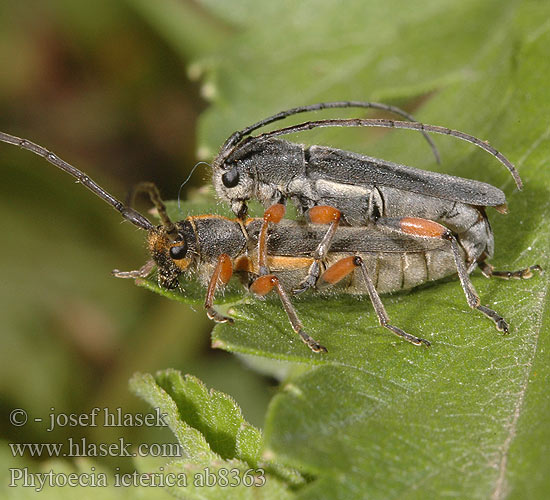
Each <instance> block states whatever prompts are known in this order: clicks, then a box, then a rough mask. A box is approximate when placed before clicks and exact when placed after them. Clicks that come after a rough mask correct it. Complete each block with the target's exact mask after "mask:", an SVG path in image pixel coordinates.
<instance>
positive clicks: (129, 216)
mask: <svg viewBox="0 0 550 500" xmlns="http://www.w3.org/2000/svg"><path fill="white" fill-rule="evenodd" d="M0 141H2V142H6V143H7V144H13V145H14V146H19V147H20V148H23V149H26V150H27V151H31V152H32V153H34V154H36V155H38V156H42V157H43V158H45V159H46V160H47V161H49V162H50V163H51V164H52V165H55V166H56V167H57V168H60V169H61V170H63V171H64V172H67V173H68V174H70V175H72V176H73V177H75V178H76V180H77V182H80V183H81V184H83V185H84V186H86V187H87V188H88V189H89V190H90V191H92V192H93V193H94V194H95V195H97V196H99V197H100V198H101V199H102V200H104V201H105V202H107V203H108V204H109V205H111V206H112V207H113V208H114V209H115V210H117V211H118V212H119V213H120V214H121V215H122V217H124V218H125V219H126V220H127V221H130V222H131V223H132V224H134V226H137V227H139V228H140V229H145V230H146V231H150V230H151V229H153V225H152V224H151V222H149V220H148V219H146V218H145V217H144V216H143V215H141V214H140V213H139V212H137V211H136V210H134V209H133V208H130V207H128V206H126V205H124V203H122V202H121V201H119V200H117V199H116V198H115V197H114V196H112V195H111V194H109V193H108V192H107V191H105V189H103V188H102V187H101V186H100V185H99V184H97V183H96V182H95V181H94V180H93V179H90V177H88V176H87V175H86V174H85V173H83V172H81V171H80V170H78V169H77V168H76V167H73V166H72V165H71V164H70V163H67V162H66V161H64V160H62V159H61V158H59V157H58V156H57V155H55V154H54V153H52V152H51V151H48V150H47V149H46V148H44V147H42V146H39V145H38V144H35V143H34V142H31V141H28V140H27V139H21V138H19V137H15V136H13V135H9V134H6V133H4V132H0Z"/></svg>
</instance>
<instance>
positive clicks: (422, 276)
mask: <svg viewBox="0 0 550 500" xmlns="http://www.w3.org/2000/svg"><path fill="white" fill-rule="evenodd" d="M348 107H360V108H369V107H371V108H382V109H386V110H388V111H392V112H396V113H398V114H401V115H402V116H404V117H405V118H407V119H409V120H413V118H412V117H411V116H410V115H407V114H406V113H405V112H404V111H402V110H399V109H398V108H394V107H391V106H386V105H381V104H377V103H368V102H336V103H321V104H316V105H312V106H304V107H301V108H294V109H291V110H288V111H284V112H281V113H278V114H277V115H274V116H272V117H269V118H266V119H264V120H262V121H261V122H258V123H256V124H254V125H252V126H250V127H248V128H246V129H244V130H242V131H240V132H236V133H234V134H233V135H232V136H231V137H230V138H229V139H228V140H227V141H226V142H225V144H224V145H223V147H222V149H221V151H220V153H219V155H218V156H217V158H216V159H215V160H214V163H213V165H212V168H213V184H214V187H215V189H216V192H217V193H218V195H219V196H220V198H222V199H224V200H226V201H228V202H229V203H231V206H232V209H233V210H234V212H235V213H236V215H237V219H235V220H231V219H226V218H223V217H219V216H213V215H205V216H200V217H188V218H187V219H185V220H183V221H179V222H176V223H174V222H172V221H171V220H170V219H169V217H168V215H167V213H166V210H165V208H164V205H163V203H162V200H161V199H160V195H159V193H158V190H157V189H156V187H155V186H154V185H152V184H150V183H146V184H142V185H140V186H139V187H138V188H139V189H140V190H145V191H146V192H148V193H149V195H150V197H151V200H152V202H153V204H154V205H155V206H156V208H157V210H158V213H159V215H160V217H161V220H162V224H161V225H160V226H158V227H157V226H154V225H153V224H151V222H150V221H149V220H147V219H146V218H145V217H143V216H142V215H141V214H139V213H138V212H136V211H135V210H133V209H132V208H131V207H130V206H127V205H124V204H123V203H121V202H120V201H118V200H117V199H116V198H114V197H113V196H112V195H110V194H109V193H108V192H106V191H105V190H104V189H103V188H101V187H100V186H98V185H97V184H96V183H95V182H94V181H93V180H91V179H90V178H89V177H87V176H86V175H85V174H84V173H82V172H80V171H79V170H78V169H76V168H75V167H73V166H72V165H69V164H68V163H66V162H64V161H63V160H61V159H59V158H58V157H57V156H55V155H53V154H52V153H50V152H49V151H47V150H46V149H44V148H42V147H41V146H38V145H36V144H34V143H31V142H30V141H27V140H24V139H19V138H17V137H13V136H10V135H8V134H3V133H0V140H1V141H3V142H8V143H11V144H14V145H18V146H20V147H22V148H24V149H28V150H30V151H33V152H34V153H36V154H39V155H41V156H43V157H45V158H46V159H47V160H48V161H49V162H51V163H53V164H54V165H56V166H57V167H59V168H61V169H62V170H64V171H66V172H68V173H70V174H71V175H73V176H74V177H76V178H77V179H78V180H79V181H80V182H81V183H82V184H84V185H85V186H86V187H88V188H89V189H91V190H92V191H93V192H94V193H95V194H96V195H98V196H99V197H100V198H102V199H103V200H105V201H106V202H107V203H109V204H110V205H112V206H113V207H114V208H115V209H116V210H118V211H119V212H120V213H121V215H122V216H123V217H124V218H125V219H127V220H129V221H130V222H132V223H133V224H134V225H136V226H138V227H140V228H142V229H145V230H147V232H148V244H149V250H150V253H151V257H152V260H151V261H149V262H148V263H147V264H146V265H145V266H143V267H142V268H141V269H140V270H138V271H130V272H120V271H115V275H116V276H119V277H130V278H137V277H143V276H148V275H149V274H150V273H151V272H152V271H153V269H154V268H155V267H156V268H157V273H158V280H159V284H160V285H161V286H163V287H167V288H174V287H177V286H179V281H178V278H179V276H180V275H181V274H182V273H188V272H190V271H196V272H197V275H198V277H199V279H200V280H201V281H203V282H204V283H205V285H207V287H208V291H207V295H206V300H205V307H206V309H207V312H208V315H209V317H211V318H212V319H214V320H215V321H230V319H229V318H227V317H224V316H221V315H220V314H219V313H217V312H216V311H215V309H214V307H213V301H214V294H215V292H216V289H217V288H218V287H219V286H220V285H223V284H225V283H227V282H228V281H229V279H230V277H231V275H232V274H233V273H236V274H238V275H239V276H240V277H241V279H242V280H243V282H244V283H245V284H247V285H248V286H249V288H250V289H251V290H252V291H253V292H254V293H256V294H258V295H264V294H266V293H268V292H269V291H270V290H272V289H275V290H276V292H277V293H278V295H279V297H280V299H281V302H282V305H283V307H284V309H285V311H286V313H287V315H288V317H289V321H290V323H291V325H292V327H293V329H294V330H295V331H296V333H298V334H299V336H300V338H301V339H302V340H303V341H304V342H305V343H306V344H307V345H308V346H309V347H310V348H311V349H312V350H313V351H316V352H321V351H326V349H325V348H324V347H323V346H322V345H321V344H320V343H319V342H317V341H316V340H314V339H313V338H312V337H310V336H309V335H308V334H307V333H306V332H305V331H304V328H303V326H302V324H301V322H300V320H299V318H298V316H297V314H296V311H295V310H294V307H293V306H292V303H291V300H290V298H289V295H288V290H294V292H295V293H299V292H303V291H305V290H307V289H308V288H313V287H315V288H319V287H324V286H330V285H336V284H337V283H339V285H338V286H339V289H340V290H341V291H342V292H345V293H354V294H368V295H369V297H370V299H371V301H372V303H373V306H374V309H375V311H376V313H377V315H378V318H379V320H380V323H381V324H382V326H384V327H386V328H387V329H389V330H391V331H392V332H393V333H395V334H397V335H399V336H400V337H402V338H404V339H405V340H408V341H410V342H412V343H414V344H425V345H429V342H428V341H427V340H424V339H421V338H419V337H415V336H413V335H410V334H409V333H406V332H404V331H403V330H401V329H400V328H397V327H395V326H393V325H391V324H390V320H389V318H388V315H387V313H386V311H385V309H384V306H383V305H382V302H381V300H380V297H379V294H380V293H388V292H392V291H397V290H401V289H407V288H412V287H414V286H417V285H419V284H421V283H424V282H426V281H430V280H435V279H439V278H442V277H444V276H448V275H450V274H454V273H456V272H457V273H458V276H459V279H460V283H461V285H462V288H463V290H464V292H465V294H466V298H467V302H468V304H469V305H470V307H472V308H475V309H478V310H479V311H480V312H482V313H483V314H485V315H486V316H488V317H489V318H490V319H492V320H493V321H494V322H495V324H496V326H497V328H498V329H499V330H501V331H504V332H506V331H507V330H508V325H507V323H506V321H505V320H504V319H503V318H502V317H501V316H500V315H499V314H498V313H496V312H495V311H493V310H492V309H490V308H488V307H486V306H483V305H481V304H480V300H479V297H478V295H477V293H476V291H475V289H474V287H473V285H472V283H471V281H470V279H469V273H470V272H471V271H472V270H473V269H474V268H475V267H476V266H479V267H480V268H481V270H482V272H483V273H484V274H485V275H486V276H499V277H505V278H510V277H513V278H528V277H530V276H531V275H532V271H533V270H540V268H539V267H538V266H531V267H530V268H527V269H523V270H520V271H513V272H497V271H494V270H493V268H492V267H491V266H490V265H489V264H488V263H487V262H486V259H487V258H489V257H491V256H492V254H493V247H494V243H493V234H492V230H491V227H490V225H489V221H488V219H487V216H486V213H485V209H486V207H494V208H496V209H497V210H499V211H501V212H505V210H506V205H505V203H506V200H505V196H504V193H503V192H502V191H501V190H499V189H498V188H495V187H494V186H491V185H489V184H485V183H482V182H478V181H471V180H466V179H462V178H458V177H453V176H449V175H443V174H436V173H432V172H426V171H422V170H418V169H414V168H411V167H407V166H403V165H397V164H395V163H391V162H387V161H383V160H379V159H375V158H370V157H367V156H362V155H359V154H355V153H351V152H348V151H342V150H338V149H334V148H328V147H323V146H311V147H305V146H303V145H299V144H294V143H291V142H288V141H284V140H281V139H277V138H276V136H279V135H284V134H288V133H292V132H296V131H301V130H307V129H311V128H315V127H325V126H376V127H394V128H408V129H414V130H419V131H422V133H424V134H426V132H435V133H442V134H446V135H451V136H454V137H458V138H460V139H463V140H466V141H468V142H471V143H473V144H475V145H477V146H479V147H481V148H482V149H484V150H485V151H488V152H489V153H491V154H492V155H493V156H495V157H496V158H497V159H498V160H499V161H501V162H502V163H503V164H504V165H505V166H506V167H507V168H508V169H509V170H510V172H511V173H512V175H513V176H514V179H515V181H516V184H517V186H518V188H521V180H520V179H519V175H518V174H517V172H516V171H515V169H514V167H513V166H512V165H511V163H510V162H509V161H508V160H507V159H506V158H505V157H504V156H503V155H501V154H500V153H499V152H498V151H496V150H494V149H493V148H492V147H491V146H489V145H488V144H486V143H485V142H483V141H481V140H479V139H477V138H475V137H472V136H470V135H467V134H464V133H462V132H458V131H453V130H450V129H446V128H442V127H436V126H432V125H424V124H421V123H418V122H414V121H409V122H401V121H391V120H372V119H371V120H369V119H344V120H342V119H337V120H334V119H333V120H319V121H313V122H305V123H302V124H299V125H295V126H292V127H286V128H282V129H278V130H275V131H273V132H268V133H264V134H261V135H258V136H251V135H250V134H251V133H252V132H253V131H255V130H257V129H259V128H261V127H263V126H265V125H267V124H270V123H273V122H275V121H277V120H280V119H283V118H285V117H287V116H291V115H295V114H298V113H302V112H306V111H314V110H318V109H325V108H348ZM430 145H431V146H432V148H434V146H433V143H432V142H431V141H430ZM434 152H435V154H436V157H437V150H435V148H434ZM251 198H255V199H258V200H259V201H260V202H262V203H263V204H264V205H265V206H266V207H268V208H267V210H266V212H265V214H264V217H263V219H247V220H246V219H245V216H246V210H247V205H246V203H247V201H248V200H250V199H251ZM287 199H290V200H292V201H293V202H294V203H295V204H296V206H297V208H298V210H299V211H300V212H302V213H306V212H307V216H308V218H309V222H305V221H286V220H284V221H281V219H282V216H283V214H284V207H283V205H282V204H281V203H284V202H285V201H286V200H287ZM327 226H328V229H327ZM355 270H357V272H355Z"/></svg>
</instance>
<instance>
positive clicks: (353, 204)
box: [212, 101, 522, 293]
mask: <svg viewBox="0 0 550 500" xmlns="http://www.w3.org/2000/svg"><path fill="white" fill-rule="evenodd" d="M352 107H360V108H369V107H374V108H378V109H386V110H390V111H393V112H395V113H398V114H401V115H403V116H405V117H406V118H408V119H410V120H413V118H412V116H410V115H407V114H406V113H405V112H404V111H402V110H400V109H399V108H395V107H392V106H387V105H384V104H379V103H370V102H362V101H342V102H328V103H319V104H313V105H309V106H302V107H298V108H293V109H289V110H286V111H281V112H280V113H277V114H275V115H273V116H270V117H268V118H265V119H263V120H261V121H259V122H257V123H255V124H253V125H251V126H249V127H247V128H245V129H243V130H241V131H238V132H235V133H233V134H232V135H231V136H230V137H229V138H228V139H227V140H226V141H225V143H224V144H223V146H222V148H221V150H220V153H219V154H218V156H217V157H216V158H215V159H214V162H213V164H212V182H213V185H214V188H215V190H216V193H217V194H218V196H219V197H220V198H221V199H222V200H225V201H227V202H229V203H230V204H231V207H232V210H233V212H234V213H235V214H236V215H237V216H238V217H241V218H244V217H245V216H246V213H247V202H248V200H250V199H252V198H254V199H257V200H258V201H260V203H262V204H263V205H264V206H265V207H269V206H271V205H273V204H274V203H285V201H286V200H287V199H291V200H292V201H293V202H294V203H295V205H296V207H297V208H298V211H299V212H300V213H304V212H306V211H307V210H308V209H310V208H311V207H314V206H318V205H330V206H333V207H335V208H337V209H338V211H339V212H338V213H339V214H341V217H340V216H338V218H337V219H335V220H333V221H331V225H330V227H329V229H328V231H327V233H326V235H325V237H324V238H323V239H322V241H321V242H320V244H319V246H318V247H317V249H316V251H315V252H314V253H315V260H314V263H313V264H312V266H311V269H310V272H309V273H308V276H307V277H306V279H305V280H304V282H303V283H301V284H300V285H299V286H298V287H297V288H296V289H295V290H294V292H295V293H300V292H303V291H305V290H307V289H308V288H310V287H312V286H314V284H315V282H316V280H317V279H318V277H319V273H320V272H321V262H322V260H323V258H324V257H325V254H326V252H327V251H328V250H329V249H330V245H331V239H332V237H333V236H334V234H335V231H336V227H337V226H338V225H339V224H341V223H347V224H350V225H365V224H367V223H372V224H378V225H380V226H382V225H385V224H386V223H385V219H393V218H400V217H420V218H423V219H428V220H432V221H434V222H438V223H440V224H442V225H444V226H445V227H447V228H448V229H450V230H451V231H452V232H453V234H455V236H456V237H457V239H458V242H459V243H460V244H461V246H462V247H463V248H464V249H465V251H466V266H467V269H468V272H471V271H472V270H473V269H474V267H475V266H476V265H477V264H480V267H481V270H482V272H483V273H484V274H485V275H490V274H491V272H492V270H491V267H490V266H489V265H488V264H486V263H484V260H485V258H486V257H491V256H492V255H493V236H492V232H491V228H490V226H489V222H488V220H487V217H486V214H485V209H486V207H494V208H495V209H496V210H497V211H499V212H501V213H506V210H507V207H506V198H505V195H504V193H503V192H502V191H501V190H500V189H498V188H496V187H494V186H491V185H490V184H486V183H484V182H479V181H475V180H469V179H463V178H460V177H455V176H450V175H445V174H439V173H435V172H428V171H425V170H419V169H416V168H413V167H408V166H405V165H399V164H397V163H393V162H390V161H386V160H381V159H377V158H372V157H369V156H365V155H360V154H357V153H353V152H349V151H343V150H340V149H335V148H331V147H326V146H304V145H303V144H295V143H293V142H289V141H285V140H282V139H279V138H278V136H282V135H287V134H290V133H294V132H300V131H304V130H309V129H313V128H319V127H390V128H404V129H412V130H417V131H420V132H422V133H423V134H426V133H427V132H430V133H439V134H444V135H450V136H452V137H456V138H458V139H462V140H464V141H467V142H470V143H472V144H474V145H476V146H478V147H480V148H481V149H483V150H484V151H486V152H488V153H490V154H492V155H493V156H495V157H496V158H497V159H498V160H499V161H500V162H501V163H502V164H504V165H505V166H506V168H508V170H509V171H510V173H511V174H512V176H513V178H514V180H515V182H516V185H517V187H518V188H519V189H521V187H522V183H521V179H520V177H519V174H518V173H517V171H516V169H515V168H514V166H513V165H512V164H511V163H510V161H509V160H508V159H507V158H506V157H505V156H504V155H502V154H501V153H499V152H498V151H497V150H496V149H494V148H493V147H491V146H490V145H489V144H488V143H486V142H484V141H482V140H480V139H478V138H476V137H473V136H471V135H469V134H466V133H464V132H460V131H457V130H451V129H448V128H444V127H439V126H435V125H426V124H422V123H418V122H414V121H412V122H403V121H393V120H385V119H326V120H317V121H308V122H304V123H300V124H298V125H293V126H289V127H286V128H281V129H278V130H274V131H271V132H266V133H263V134H260V135H257V136H251V134H252V132H254V131H256V130H258V129H260V128H262V127H265V126H266V125H269V124H271V123H274V122H276V121H279V120H282V119H284V118H287V117H289V116H293V115H296V114H300V113H304V112H309V111H315V110H321V109H327V108H352ZM430 145H431V146H432V148H434V154H435V155H436V159H439V156H438V154H437V150H436V149H435V147H434V146H433V143H432V142H430Z"/></svg>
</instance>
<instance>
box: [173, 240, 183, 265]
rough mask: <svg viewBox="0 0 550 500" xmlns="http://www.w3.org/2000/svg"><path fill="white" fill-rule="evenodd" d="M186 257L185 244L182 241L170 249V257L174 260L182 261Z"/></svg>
mask: <svg viewBox="0 0 550 500" xmlns="http://www.w3.org/2000/svg"><path fill="white" fill-rule="evenodd" d="M186 255H187V242H186V241H185V240H184V241H182V242H181V243H179V244H177V245H174V246H173V247H170V257H172V259H174V260H181V259H184V258H185V256H186Z"/></svg>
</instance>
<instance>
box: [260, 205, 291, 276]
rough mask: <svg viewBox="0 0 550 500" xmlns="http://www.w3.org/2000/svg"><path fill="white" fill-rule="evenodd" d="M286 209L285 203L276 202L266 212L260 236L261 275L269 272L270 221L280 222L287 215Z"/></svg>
mask: <svg viewBox="0 0 550 500" xmlns="http://www.w3.org/2000/svg"><path fill="white" fill-rule="evenodd" d="M285 210H286V209H285V206H284V205H282V204H281V203H276V204H275V205H271V206H270V207H269V208H268V209H267V210H266V211H265V212H264V221H263V223H262V227H261V229H260V234H259V236H258V260H259V262H258V269H259V274H260V276H264V275H266V274H269V267H268V266H267V230H268V228H269V223H270V222H273V223H275V224H277V223H279V222H280V221H281V219H282V218H283V217H284V215H285Z"/></svg>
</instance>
